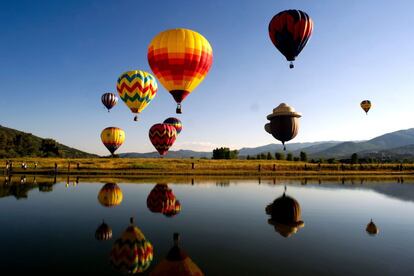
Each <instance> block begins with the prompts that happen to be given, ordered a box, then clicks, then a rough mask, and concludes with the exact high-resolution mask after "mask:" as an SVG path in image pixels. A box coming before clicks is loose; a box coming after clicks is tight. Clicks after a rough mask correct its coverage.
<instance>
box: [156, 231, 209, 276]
mask: <svg viewBox="0 0 414 276" xmlns="http://www.w3.org/2000/svg"><path fill="white" fill-rule="evenodd" d="M173 239H174V246H173V247H172V248H171V249H170V251H169V252H168V254H167V256H166V257H165V259H163V260H162V261H161V262H160V263H159V264H158V265H157V266H156V267H155V268H154V270H153V271H151V273H150V274H149V275H150V276H170V275H174V276H203V275H204V273H203V272H202V271H201V269H200V268H199V267H198V266H197V265H196V264H195V263H194V262H193V260H191V259H190V257H189V256H188V255H187V253H186V252H185V251H184V250H183V249H181V248H180V246H179V245H178V242H179V239H180V235H179V234H178V233H174V236H173Z"/></svg>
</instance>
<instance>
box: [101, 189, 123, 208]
mask: <svg viewBox="0 0 414 276" xmlns="http://www.w3.org/2000/svg"><path fill="white" fill-rule="evenodd" d="M122 199H123V195H122V190H121V188H119V186H118V185H116V184H115V183H107V184H105V185H104V186H103V187H102V188H101V190H100V191H99V194H98V201H99V203H100V204H101V205H102V206H105V207H115V206H118V205H119V204H121V202H122Z"/></svg>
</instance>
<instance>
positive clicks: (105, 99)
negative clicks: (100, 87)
mask: <svg viewBox="0 0 414 276" xmlns="http://www.w3.org/2000/svg"><path fill="white" fill-rule="evenodd" d="M101 101H102V103H103V105H104V106H105V107H106V109H108V112H109V110H110V109H111V108H113V107H114V106H115V105H116V104H117V103H118V97H117V96H116V95H115V94H114V93H104V94H103V95H102V97H101Z"/></svg>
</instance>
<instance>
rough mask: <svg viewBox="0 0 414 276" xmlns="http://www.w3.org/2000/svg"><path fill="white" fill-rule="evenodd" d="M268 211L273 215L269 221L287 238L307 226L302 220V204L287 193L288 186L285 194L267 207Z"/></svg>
mask: <svg viewBox="0 0 414 276" xmlns="http://www.w3.org/2000/svg"><path fill="white" fill-rule="evenodd" d="M266 213H267V214H268V215H270V216H271V218H270V219H269V220H268V223H269V224H271V225H273V226H274V227H275V230H276V231H277V232H278V233H279V234H280V235H282V236H283V237H285V238H287V237H290V236H291V235H292V234H295V233H296V232H297V231H298V229H299V228H302V227H304V226H305V223H304V222H303V221H302V220H301V209H300V205H299V203H298V202H297V201H296V200H295V199H294V198H292V197H290V196H287V195H286V187H285V192H284V193H283V195H282V196H281V197H279V198H277V199H275V201H273V203H272V204H269V205H268V206H267V207H266Z"/></svg>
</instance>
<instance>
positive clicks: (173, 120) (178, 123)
mask: <svg viewBox="0 0 414 276" xmlns="http://www.w3.org/2000/svg"><path fill="white" fill-rule="evenodd" d="M164 124H169V125H172V126H174V127H175V130H176V131H177V135H178V134H180V133H181V130H182V129H183V124H182V123H181V121H180V120H179V119H177V118H174V117H170V118H167V119H165V121H164Z"/></svg>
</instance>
